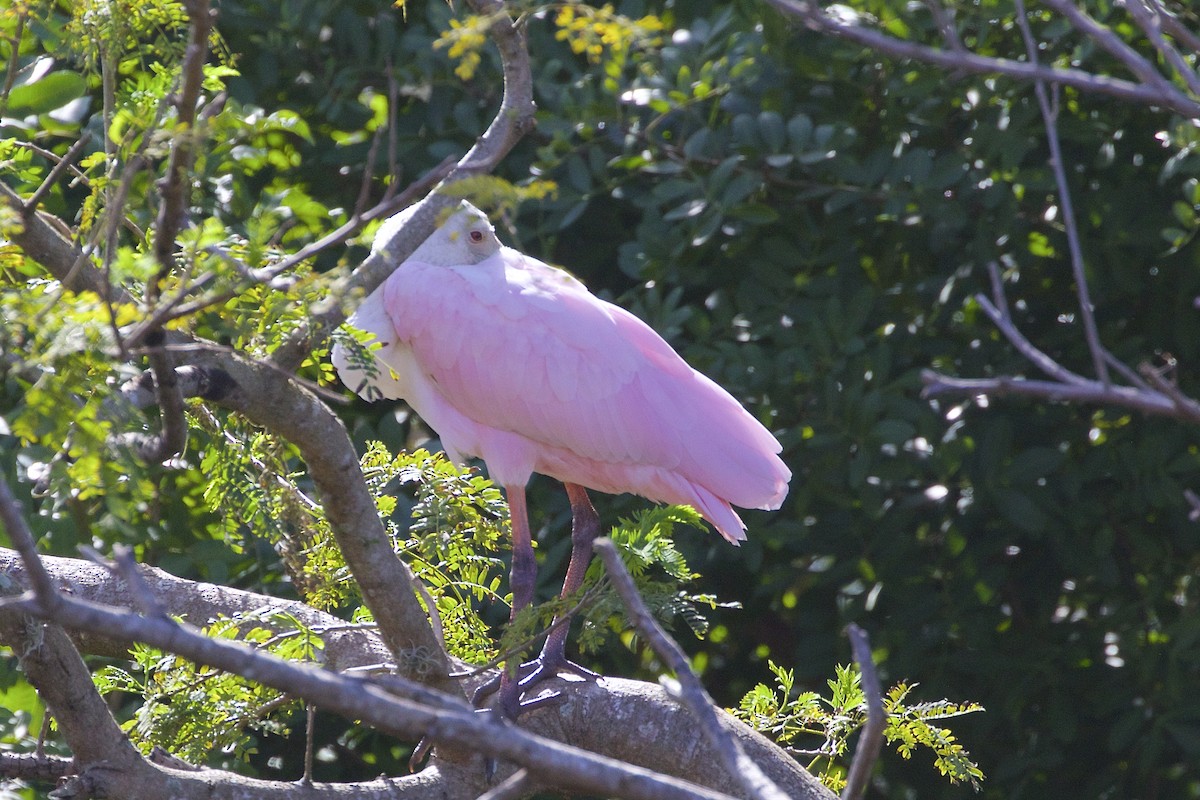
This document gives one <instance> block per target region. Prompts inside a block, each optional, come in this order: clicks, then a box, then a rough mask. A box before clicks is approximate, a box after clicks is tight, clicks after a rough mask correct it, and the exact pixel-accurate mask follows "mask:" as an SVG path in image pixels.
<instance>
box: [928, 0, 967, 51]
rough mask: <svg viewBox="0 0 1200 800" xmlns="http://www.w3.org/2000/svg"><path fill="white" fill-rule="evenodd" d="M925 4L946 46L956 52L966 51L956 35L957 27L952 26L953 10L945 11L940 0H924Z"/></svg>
mask: <svg viewBox="0 0 1200 800" xmlns="http://www.w3.org/2000/svg"><path fill="white" fill-rule="evenodd" d="M925 5H926V7H927V8H928V9H929V13H931V14H932V15H933V21H934V22H935V23H936V24H937V26H938V30H939V31H940V32H941V34H942V38H943V39H945V41H946V46H947V47H948V48H950V49H951V50H952V51H954V52H956V53H965V52H967V48H966V47H965V46H964V45H963V42H962V39H961V38H960V37H959V35H958V29H957V28H955V27H954V12H952V11H947V10H946V7H945V6H943V5H942V3H941V0H925Z"/></svg>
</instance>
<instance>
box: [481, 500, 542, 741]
mask: <svg viewBox="0 0 1200 800" xmlns="http://www.w3.org/2000/svg"><path fill="white" fill-rule="evenodd" d="M505 494H506V495H508V516H509V520H510V527H511V528H512V539H513V554H512V569H511V571H510V572H509V586H510V588H511V589H512V610H511V612H510V614H509V622H512V621H513V620H515V619H516V618H517V614H518V613H519V612H520V611H522V610H523V609H525V608H526V607H527V606H528V605H529V604H530V603H532V602H533V590H534V587H535V585H536V583H537V560H536V558H535V556H534V554H533V538H532V536H531V535H530V532H529V513H528V509H527V508H526V506H525V487H524V486H506V487H505ZM518 677H519V675H515V674H513V672H512V671H511V670H509V669H508V667H507V665H506V666H505V669H504V671H503V672H501V673H500V687H499V694H500V697H499V701H500V712H501V713H502V714H503V715H504V716H506V717H508V718H509V719H516V718H517V714H518V713H519V711H520V708H521V687H520V685H519V683H518ZM482 689H483V687H480V691H482ZM485 694H486V693H485ZM475 696H476V699H478V698H479V696H480V695H479V692H478V691H477V692H476V693H475Z"/></svg>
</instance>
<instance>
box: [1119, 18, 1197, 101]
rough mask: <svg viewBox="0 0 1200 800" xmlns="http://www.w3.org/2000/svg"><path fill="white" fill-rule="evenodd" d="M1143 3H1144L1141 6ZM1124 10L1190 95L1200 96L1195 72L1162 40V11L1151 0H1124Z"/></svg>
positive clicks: (1173, 48)
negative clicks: (1184, 85) (1185, 86)
mask: <svg viewBox="0 0 1200 800" xmlns="http://www.w3.org/2000/svg"><path fill="white" fill-rule="evenodd" d="M1143 3H1145V4H1144V5H1143ZM1125 10H1126V11H1128V12H1129V16H1131V17H1133V21H1134V22H1136V23H1137V26H1138V27H1139V28H1141V29H1142V33H1144V34H1146V38H1147V39H1148V40H1149V41H1150V44H1152V45H1153V46H1154V49H1155V50H1157V51H1158V52H1159V53H1160V54H1161V55H1162V57H1163V58H1164V59H1165V60H1166V61H1167V63H1169V64H1170V65H1171V68H1172V69H1174V70H1175V73H1176V74H1177V75H1178V76H1179V77H1180V78H1181V79H1182V80H1183V82H1184V83H1186V84H1187V87H1188V90H1189V91H1191V93H1192V94H1194V95H1198V96H1200V77H1198V76H1197V75H1196V72H1195V70H1193V69H1192V68H1191V66H1190V65H1189V64H1188V63H1187V60H1186V59H1184V57H1183V56H1182V55H1181V54H1180V52H1179V51H1178V50H1177V49H1175V46H1174V45H1173V44H1171V43H1170V42H1168V41H1167V40H1166V39H1165V38H1163V35H1162V30H1163V25H1162V23H1163V18H1164V17H1166V16H1167V13H1166V11H1165V10H1164V9H1162V8H1160V7H1159V6H1158V4H1157V3H1155V2H1154V1H1153V0H1126V2H1125Z"/></svg>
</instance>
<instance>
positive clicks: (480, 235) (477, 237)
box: [467, 231, 483, 244]
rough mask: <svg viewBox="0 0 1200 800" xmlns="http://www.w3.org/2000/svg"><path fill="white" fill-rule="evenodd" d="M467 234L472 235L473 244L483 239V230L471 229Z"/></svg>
mask: <svg viewBox="0 0 1200 800" xmlns="http://www.w3.org/2000/svg"><path fill="white" fill-rule="evenodd" d="M467 235H468V236H470V237H471V242H472V243H473V244H479V243H480V242H482V241H483V231H471V232H470V233H468V234H467Z"/></svg>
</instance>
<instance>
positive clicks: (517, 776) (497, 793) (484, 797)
mask: <svg viewBox="0 0 1200 800" xmlns="http://www.w3.org/2000/svg"><path fill="white" fill-rule="evenodd" d="M533 785H534V784H533V780H532V779H531V778H530V777H529V770H527V769H524V768H521V769H519V770H517V771H516V772H514V773H513V774H512V775H509V776H508V777H507V778H505V779H504V780H502V781H500V783H498V784H496V785H495V786H493V787H492V788H491V789H488V790H487V791H486V792H484V793H483V794H481V795H479V797H477V798H476V800H516V798H518V797H526V796H528V795H530V794H532V793H533V792H532V791H531V789H532V788H533Z"/></svg>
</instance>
